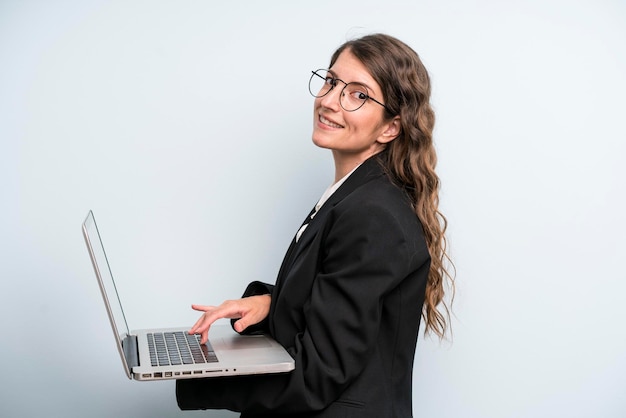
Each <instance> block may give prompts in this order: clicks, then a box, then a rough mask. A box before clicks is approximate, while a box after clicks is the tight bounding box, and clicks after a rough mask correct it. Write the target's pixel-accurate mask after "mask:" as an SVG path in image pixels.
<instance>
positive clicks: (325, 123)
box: [320, 115, 343, 128]
mask: <svg viewBox="0 0 626 418" xmlns="http://www.w3.org/2000/svg"><path fill="white" fill-rule="evenodd" d="M320 121H321V122H322V123H323V124H324V125H328V126H330V127H332V128H343V126H341V125H338V124H336V123H334V122H331V121H329V120H328V119H326V118H325V117H324V116H322V115H320Z"/></svg>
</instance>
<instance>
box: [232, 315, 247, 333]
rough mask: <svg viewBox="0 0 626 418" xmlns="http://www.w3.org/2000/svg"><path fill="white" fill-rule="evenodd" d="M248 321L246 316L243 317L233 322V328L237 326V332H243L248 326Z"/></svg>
mask: <svg viewBox="0 0 626 418" xmlns="http://www.w3.org/2000/svg"><path fill="white" fill-rule="evenodd" d="M248 325H250V324H248V321H246V320H245V317H244V318H241V319H240V320H239V321H237V322H235V323H234V324H233V328H235V331H237V332H243V331H244V330H245V329H246V328H248Z"/></svg>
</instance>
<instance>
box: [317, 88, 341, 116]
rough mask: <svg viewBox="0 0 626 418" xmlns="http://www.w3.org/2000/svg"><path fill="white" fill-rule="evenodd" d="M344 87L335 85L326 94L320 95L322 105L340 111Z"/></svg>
mask: <svg viewBox="0 0 626 418" xmlns="http://www.w3.org/2000/svg"><path fill="white" fill-rule="evenodd" d="M342 92H343V89H342V88H341V87H340V86H335V87H333V88H332V90H330V91H329V92H328V93H327V94H326V95H325V96H322V97H320V98H319V99H318V100H319V101H320V105H322V106H323V107H325V108H328V109H331V110H334V111H338V110H339V109H340V108H341V104H340V102H339V101H340V99H341V94H342Z"/></svg>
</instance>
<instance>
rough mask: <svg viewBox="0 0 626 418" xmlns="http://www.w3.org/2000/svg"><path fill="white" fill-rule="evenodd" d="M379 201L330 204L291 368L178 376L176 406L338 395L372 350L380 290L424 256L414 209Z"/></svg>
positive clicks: (256, 408)
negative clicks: (189, 377) (243, 374)
mask: <svg viewBox="0 0 626 418" xmlns="http://www.w3.org/2000/svg"><path fill="white" fill-rule="evenodd" d="M381 201H382V202H384V199H369V200H366V201H365V202H363V201H359V202H357V204H351V205H343V206H344V207H342V208H341V210H339V209H337V208H335V209H337V210H335V211H334V212H333V213H331V214H329V216H328V218H329V219H328V221H327V225H326V226H325V228H324V229H323V230H322V231H320V232H319V234H323V235H322V237H321V238H320V239H322V240H323V245H322V246H321V248H320V251H319V252H317V253H316V254H315V256H316V257H320V260H321V265H322V267H321V269H320V271H319V272H318V274H317V275H316V277H315V279H314V280H313V281H312V283H313V284H312V288H311V293H310V299H309V301H308V302H307V303H306V304H305V306H304V307H303V314H304V317H305V321H306V324H307V326H306V329H304V330H303V331H302V332H301V333H300V334H298V335H297V336H296V339H295V341H294V343H293V347H290V353H291V354H292V355H293V356H294V358H295V361H296V368H295V370H293V371H292V372H290V373H288V374H278V375H267V376H250V377H238V378H226V379H203V380H195V379H192V380H187V381H185V380H180V381H178V382H177V399H178V403H179V406H180V407H181V409H208V408H213V409H230V410H233V411H242V412H251V413H268V412H274V413H282V414H298V413H303V412H310V411H316V410H322V409H324V408H325V407H327V406H328V405H330V404H331V403H332V402H334V401H335V400H337V398H339V396H340V395H341V394H342V393H343V392H344V391H345V390H346V388H347V387H348V386H349V385H350V384H351V383H352V382H354V380H355V379H356V378H357V377H358V376H359V374H360V373H361V372H362V371H363V369H364V368H365V365H366V364H367V362H368V360H369V358H370V356H371V355H372V354H373V352H374V350H375V346H376V338H377V335H378V330H379V327H380V324H381V315H382V308H383V300H384V296H385V295H386V294H387V293H388V292H390V291H391V290H392V289H393V288H395V287H396V286H398V285H399V283H400V282H401V281H402V280H403V279H404V278H406V277H407V276H408V275H409V274H410V273H411V272H412V271H414V270H415V269H417V268H418V266H419V265H422V264H424V263H426V262H428V260H429V256H428V251H427V249H426V248H425V245H421V244H420V243H419V242H420V240H421V241H423V237H422V235H421V234H422V232H421V227H420V226H419V221H417V219H416V217H415V215H412V216H409V214H408V213H407V212H409V210H408V209H406V208H404V211H405V212H404V213H406V215H405V216H398V213H397V212H398V210H397V209H398V208H397V207H393V205H391V206H392V207H390V205H388V204H385V203H381ZM400 212H402V211H400ZM416 234H417V235H418V236H417V237H416V236H415V235H416ZM280 297H286V296H285V295H282V294H281V295H280ZM272 303H275V301H274V300H273V301H272Z"/></svg>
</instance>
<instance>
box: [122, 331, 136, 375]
mask: <svg viewBox="0 0 626 418" xmlns="http://www.w3.org/2000/svg"><path fill="white" fill-rule="evenodd" d="M122 348H123V349H124V357H126V362H127V363H128V367H130V369H131V370H132V369H133V367H135V366H139V349H138V347H137V336H136V335H127V336H126V338H124V339H123V340H122Z"/></svg>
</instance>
